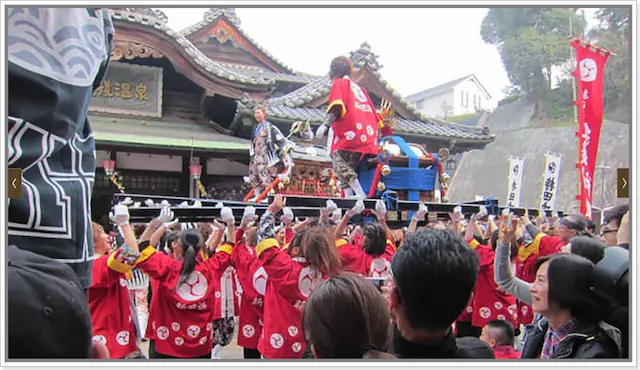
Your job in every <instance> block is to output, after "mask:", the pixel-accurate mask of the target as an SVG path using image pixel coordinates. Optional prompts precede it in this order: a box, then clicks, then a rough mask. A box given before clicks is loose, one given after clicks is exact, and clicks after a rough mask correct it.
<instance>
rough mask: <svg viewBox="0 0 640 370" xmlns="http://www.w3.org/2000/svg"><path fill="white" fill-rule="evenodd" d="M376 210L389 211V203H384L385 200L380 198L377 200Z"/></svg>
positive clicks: (378, 211)
mask: <svg viewBox="0 0 640 370" xmlns="http://www.w3.org/2000/svg"><path fill="white" fill-rule="evenodd" d="M376 212H377V213H387V205H386V204H385V203H384V201H382V200H380V199H378V200H377V201H376Z"/></svg>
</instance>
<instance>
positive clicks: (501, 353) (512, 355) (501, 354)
mask: <svg viewBox="0 0 640 370" xmlns="http://www.w3.org/2000/svg"><path fill="white" fill-rule="evenodd" d="M493 355H494V357H495V358H496V360H511V359H518V358H520V356H521V355H522V353H521V352H518V351H516V350H515V349H513V347H511V346H498V347H494V348H493Z"/></svg>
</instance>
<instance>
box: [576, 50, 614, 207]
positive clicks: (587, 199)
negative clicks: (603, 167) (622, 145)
mask: <svg viewBox="0 0 640 370" xmlns="http://www.w3.org/2000/svg"><path fill="white" fill-rule="evenodd" d="M571 46H573V47H574V48H575V49H576V57H577V62H578V64H577V65H578V67H577V69H576V70H575V71H574V72H573V73H574V76H575V77H576V81H577V87H578V91H577V97H578V98H577V101H576V102H575V104H576V105H577V106H578V123H579V128H578V132H577V133H576V135H577V136H578V149H579V150H578V163H577V165H576V166H577V168H578V170H579V172H580V194H579V195H578V198H579V199H580V213H582V214H583V215H584V216H585V217H586V218H588V219H591V207H592V205H593V184H594V182H593V175H594V171H595V168H596V158H597V155H598V142H599V141H600V129H601V128H602V115H603V111H604V67H605V64H606V63H607V59H608V58H609V55H610V52H609V51H608V50H605V49H602V48H599V47H596V46H593V45H590V44H585V43H584V42H582V41H581V40H577V39H576V40H573V41H572V42H571Z"/></svg>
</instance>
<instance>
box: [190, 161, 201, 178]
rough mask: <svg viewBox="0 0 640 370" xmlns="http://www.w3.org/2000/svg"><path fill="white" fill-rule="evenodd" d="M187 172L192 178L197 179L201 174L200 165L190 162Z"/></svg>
mask: <svg viewBox="0 0 640 370" xmlns="http://www.w3.org/2000/svg"><path fill="white" fill-rule="evenodd" d="M189 173H190V174H191V177H192V178H193V179H194V180H199V179H200V175H202V166H201V165H199V164H192V165H191V166H189Z"/></svg>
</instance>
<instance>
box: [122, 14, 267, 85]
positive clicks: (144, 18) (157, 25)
mask: <svg viewBox="0 0 640 370" xmlns="http://www.w3.org/2000/svg"><path fill="white" fill-rule="evenodd" d="M142 9H144V8H142ZM111 12H112V14H113V19H114V20H116V21H124V22H130V23H137V24H141V25H143V26H147V27H150V28H154V29H155V30H157V31H158V32H163V33H165V34H167V35H168V36H169V37H171V38H173V39H174V40H175V41H176V42H177V43H178V44H179V45H180V46H181V47H182V49H183V50H184V52H185V53H186V54H187V55H188V57H189V58H191V59H192V60H193V61H194V62H195V63H196V64H197V65H199V66H201V67H202V68H203V69H204V70H205V71H206V72H207V73H209V74H210V75H212V77H213V76H216V77H219V78H220V77H221V78H224V79H227V80H229V81H237V82H242V83H245V84H251V85H261V86H269V85H271V84H273V83H274V82H275V81H274V79H273V78H271V79H270V78H266V77H261V76H255V77H254V76H250V75H248V74H246V73H239V72H237V71H234V70H232V69H231V68H227V67H225V66H223V65H222V64H221V63H217V62H214V61H212V60H211V59H209V58H208V57H207V56H206V55H204V54H203V53H202V52H201V51H200V50H198V48H196V47H195V46H194V45H193V44H192V43H191V41H189V40H187V39H186V38H185V37H184V36H182V35H180V34H178V33H177V32H175V31H173V30H172V29H171V28H169V26H167V24H166V19H163V18H162V17H158V16H155V15H153V14H151V13H149V12H141V11H136V10H135V9H123V8H119V9H112V10H111Z"/></svg>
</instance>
